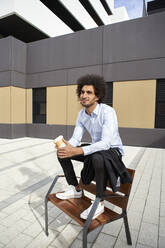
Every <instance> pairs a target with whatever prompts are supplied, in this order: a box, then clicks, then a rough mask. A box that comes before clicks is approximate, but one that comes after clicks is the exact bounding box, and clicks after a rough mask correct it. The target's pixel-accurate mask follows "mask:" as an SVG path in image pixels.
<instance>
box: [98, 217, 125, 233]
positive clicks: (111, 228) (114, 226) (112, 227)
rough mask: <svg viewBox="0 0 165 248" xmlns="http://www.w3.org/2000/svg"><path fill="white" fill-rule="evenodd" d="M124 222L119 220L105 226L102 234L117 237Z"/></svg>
mask: <svg viewBox="0 0 165 248" xmlns="http://www.w3.org/2000/svg"><path fill="white" fill-rule="evenodd" d="M122 224H123V220H122V219H119V220H117V221H113V222H111V223H108V224H106V225H104V226H103V229H102V231H101V232H102V233H105V234H109V235H112V236H115V237H117V236H118V234H119V232H120V229H121V227H122Z"/></svg>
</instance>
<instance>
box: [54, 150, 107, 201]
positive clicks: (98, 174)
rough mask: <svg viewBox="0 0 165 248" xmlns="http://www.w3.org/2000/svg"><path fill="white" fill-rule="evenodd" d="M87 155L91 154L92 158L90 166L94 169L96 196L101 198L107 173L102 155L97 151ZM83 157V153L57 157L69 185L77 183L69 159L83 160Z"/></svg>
mask: <svg viewBox="0 0 165 248" xmlns="http://www.w3.org/2000/svg"><path fill="white" fill-rule="evenodd" d="M88 156H91V158H92V166H93V167H94V171H95V178H96V196H97V197H100V198H101V199H103V194H104V191H105V189H106V182H107V173H106V171H105V167H104V160H103V157H102V156H101V155H100V154H99V153H97V152H95V153H93V154H90V155H88ZM84 158H85V156H83V155H80V156H75V157H72V158H63V159H61V158H58V160H59V162H60V164H61V166H62V169H63V171H64V175H65V177H66V180H67V182H68V184H69V185H73V186H77V185H78V181H77V178H76V175H75V171H74V168H73V164H72V161H71V160H76V161H80V162H84Z"/></svg>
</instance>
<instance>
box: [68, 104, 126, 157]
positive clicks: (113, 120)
mask: <svg viewBox="0 0 165 248" xmlns="http://www.w3.org/2000/svg"><path fill="white" fill-rule="evenodd" d="M85 130H87V131H88V133H89V134H90V136H91V138H92V144H91V145H87V146H84V147H82V149H83V152H84V155H89V154H92V153H94V152H97V151H101V150H108V149H109V148H110V147H118V148H119V150H120V152H121V154H122V155H124V151H123V145H122V141H121V138H120V135H119V131H118V123H117V117H116V113H115V110H114V109H113V108H112V107H110V106H108V105H106V104H103V103H100V104H97V105H96V107H95V109H94V110H93V112H92V114H91V115H89V114H87V113H86V112H85V108H83V109H81V111H80V112H79V114H78V118H77V122H76V126H75V129H74V132H73V136H72V137H71V139H70V140H69V143H70V144H71V145H72V146H74V147H76V146H78V145H79V144H80V142H81V139H82V136H83V133H84V131H85Z"/></svg>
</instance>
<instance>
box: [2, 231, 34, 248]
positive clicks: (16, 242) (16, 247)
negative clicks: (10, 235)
mask: <svg viewBox="0 0 165 248" xmlns="http://www.w3.org/2000/svg"><path fill="white" fill-rule="evenodd" d="M30 242H32V238H31V237H29V236H27V235H25V234H22V233H20V234H18V236H16V237H15V238H14V239H13V240H12V241H11V242H10V243H9V244H8V245H7V246H5V247H6V248H24V247H26V246H27V245H28V244H29V243H30Z"/></svg>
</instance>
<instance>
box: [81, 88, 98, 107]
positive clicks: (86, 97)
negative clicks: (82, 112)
mask: <svg viewBox="0 0 165 248" xmlns="http://www.w3.org/2000/svg"><path fill="white" fill-rule="evenodd" d="M98 100H99V99H98V97H97V96H96V95H95V91H94V87H93V85H84V86H83V87H82V90H81V94H80V103H81V105H82V106H83V107H85V108H88V107H91V106H93V105H96V103H97V101H98Z"/></svg>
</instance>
